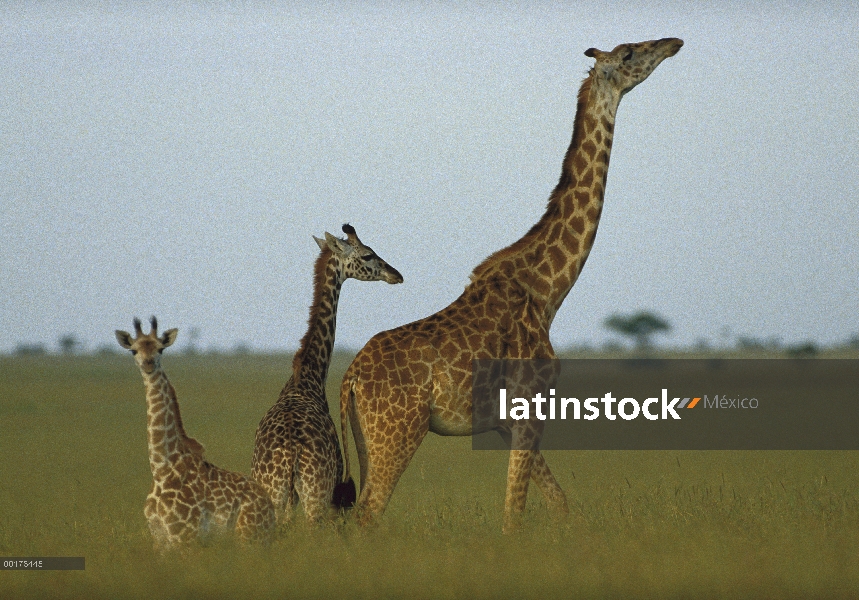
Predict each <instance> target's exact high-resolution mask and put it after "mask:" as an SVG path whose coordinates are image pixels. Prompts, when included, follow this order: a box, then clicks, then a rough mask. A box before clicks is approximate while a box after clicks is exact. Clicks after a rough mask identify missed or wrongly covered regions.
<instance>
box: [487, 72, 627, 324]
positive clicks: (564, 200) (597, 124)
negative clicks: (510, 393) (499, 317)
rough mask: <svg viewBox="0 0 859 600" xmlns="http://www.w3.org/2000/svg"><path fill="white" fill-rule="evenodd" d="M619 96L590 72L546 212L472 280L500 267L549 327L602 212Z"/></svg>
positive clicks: (492, 273)
mask: <svg viewBox="0 0 859 600" xmlns="http://www.w3.org/2000/svg"><path fill="white" fill-rule="evenodd" d="M619 103H620V96H619V95H618V94H617V93H615V92H614V90H613V89H612V88H611V87H610V86H609V85H608V84H607V83H604V82H601V81H600V80H599V79H597V78H596V77H595V76H594V73H593V72H591V74H590V75H589V76H588V77H587V78H586V79H585V80H584V82H582V85H581V88H580V89H579V95H578V103H577V108H576V118H575V123H574V126H573V138H572V142H571V143H570V147H569V149H568V150H567V153H566V156H565V157H564V162H563V166H562V170H561V178H560V181H559V182H558V185H557V186H556V187H555V189H554V191H553V192H552V194H551V196H550V197H549V203H548V206H547V208H546V212H545V213H544V214H543V216H542V218H541V219H540V221H539V222H537V223H536V224H535V225H534V226H533V227H532V228H531V230H530V231H529V232H528V233H526V234H525V236H524V237H522V238H521V239H520V240H518V241H516V242H514V243H513V244H512V245H510V246H508V247H507V248H504V249H502V250H499V251H498V252H496V253H495V254H493V255H491V256H490V257H489V258H487V259H486V260H485V261H484V262H483V263H482V264H481V265H479V266H478V267H477V268H476V269H475V270H474V273H473V274H472V276H471V278H472V281H473V282H479V281H481V280H483V279H491V278H492V277H494V276H498V274H499V272H500V273H501V274H503V276H504V277H506V278H512V279H515V280H517V282H518V283H519V284H520V285H521V286H522V287H524V288H525V289H526V290H527V292H528V294H529V296H530V298H531V301H532V302H533V303H534V305H535V308H537V309H538V312H539V313H542V315H543V317H544V318H545V319H546V327H547V328H548V327H549V326H550V325H551V323H552V320H553V319H554V317H555V313H556V312H557V311H558V309H559V308H560V306H561V304H562V303H563V301H564V299H565V298H566V297H567V294H568V293H569V292H570V289H571V288H572V287H573V284H574V283H575V282H576V279H578V276H579V273H580V272H581V270H582V267H583V266H584V264H585V261H586V260H587V257H588V254H589V253H590V250H591V247H592V246H593V243H594V237H595V236H596V231H597V225H598V224H599V219H600V215H601V213H602V205H603V195H604V193H605V183H606V176H607V174H608V163H609V157H610V154H611V145H612V138H613V135H614V122H615V114H616V112H617V107H618V104H619Z"/></svg>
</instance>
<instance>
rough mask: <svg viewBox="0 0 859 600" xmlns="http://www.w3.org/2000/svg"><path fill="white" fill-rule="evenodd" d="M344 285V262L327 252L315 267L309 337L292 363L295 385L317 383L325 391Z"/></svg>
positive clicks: (308, 323)
mask: <svg viewBox="0 0 859 600" xmlns="http://www.w3.org/2000/svg"><path fill="white" fill-rule="evenodd" d="M343 281H344V277H343V273H342V269H341V265H340V261H339V260H338V259H337V258H336V257H335V256H334V253H333V252H331V250H328V249H326V250H323V251H322V252H321V253H320V254H319V258H317V259H316V265H315V267H314V277H313V304H311V306H310V317H309V318H308V320H307V333H305V334H304V337H303V338H302V339H301V344H300V346H299V349H298V352H296V353H295V358H293V361H292V381H293V383H296V384H297V383H299V382H301V383H304V384H307V383H313V384H316V385H318V386H320V387H322V388H324V387H325V381H326V379H327V378H328V366H329V365H330V364H331V353H332V351H333V350H334V332H335V329H336V327H337V302H338V301H339V299H340V288H341V287H342V286H343Z"/></svg>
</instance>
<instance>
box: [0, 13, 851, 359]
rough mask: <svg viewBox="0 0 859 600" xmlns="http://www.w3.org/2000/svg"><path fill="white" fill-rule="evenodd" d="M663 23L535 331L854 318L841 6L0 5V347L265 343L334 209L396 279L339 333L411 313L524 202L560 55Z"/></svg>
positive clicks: (500, 241)
mask: <svg viewBox="0 0 859 600" xmlns="http://www.w3.org/2000/svg"><path fill="white" fill-rule="evenodd" d="M669 36H671V37H680V38H683V39H684V40H685V42H686V44H685V46H684V47H683V49H682V50H681V51H680V53H679V54H678V55H677V56H675V57H674V58H671V59H669V60H667V61H665V62H664V63H663V64H662V65H661V66H660V67H659V68H658V69H657V71H656V72H655V73H654V74H653V75H652V76H651V77H650V78H649V79H648V80H647V81H645V82H644V83H643V84H642V85H640V86H639V87H637V88H636V89H635V90H634V91H632V92H631V93H630V94H628V95H627V96H626V97H625V98H624V100H623V102H622V104H621V106H620V110H619V113H618V120H617V127H616V131H615V140H614V142H615V143H614V151H613V154H612V159H611V168H610V170H609V176H608V187H607V191H606V204H605V209H604V212H603V220H602V223H601V224H600V229H599V234H598V235H597V239H596V244H595V246H594V249H593V252H592V254H591V257H590V260H589V261H588V264H587V267H586V268H585V270H584V272H583V274H582V277H581V278H580V280H579V282H578V283H577V284H576V286H575V287H574V288H573V291H572V292H571V294H570V295H569V296H568V298H567V300H566V303H565V304H564V306H563V308H562V309H561V311H560V313H559V314H558V317H557V319H556V320H555V323H554V325H553V328H552V337H553V340H554V343H555V346H556V347H559V348H560V347H565V346H568V345H572V344H581V343H593V344H597V343H602V342H603V341H605V340H606V339H607V338H608V337H609V336H608V333H607V332H606V330H605V329H604V328H603V327H602V322H603V320H604V319H605V318H606V317H607V316H608V315H610V314H612V313H615V312H622V313H626V312H631V311H634V310H637V309H650V310H654V311H657V312H659V313H661V314H662V315H664V316H665V317H666V318H667V319H668V320H670V321H671V322H672V323H673V325H674V331H673V333H672V335H671V337H669V338H666V340H665V341H666V342H670V343H673V344H681V345H692V344H694V343H695V341H696V340H697V339H699V338H705V339H708V340H709V341H710V342H711V343H713V344H714V345H717V344H719V343H721V342H723V341H725V338H724V337H723V336H724V334H725V333H726V332H727V333H729V334H730V336H731V337H732V338H733V337H736V336H737V335H745V336H751V337H758V338H770V337H772V336H779V337H781V339H782V340H783V341H784V342H786V343H795V342H799V341H802V340H805V339H813V340H816V341H817V342H818V343H833V342H839V341H844V340H846V339H847V338H848V337H850V336H851V335H854V334H857V333H859V235H857V232H859V3H856V2H853V1H847V2H843V3H836V2H761V3H747V2H745V1H743V2H738V3H728V2H721V1H720V2H714V3H705V2H684V3H668V2H664V3H662V2H653V1H649V2H622V3H611V2H604V1H603V2H574V3H564V4H560V3H548V2H546V3H540V2H530V1H529V2H521V3H504V4H502V3H495V2H490V3H486V4H484V5H481V6H477V5H476V4H468V6H467V7H462V6H454V5H453V4H452V3H435V2H407V3H406V2H396V3H390V4H389V3H382V2H379V3H372V4H368V3H345V2H344V3H338V2H335V3H325V4H324V3H317V2H311V3H306V4H301V3H297V2H283V3H275V2H258V3H253V2H251V3H241V4H234V3H230V4H227V3H221V2H218V3H215V2H200V3H193V4H192V3H187V2H176V3H174V2H151V3H109V2H99V3H84V2H71V3H58V2H38V3H36V2H12V1H9V2H3V3H2V5H0V352H5V351H10V350H12V349H14V348H15V346H16V344H18V343H44V344H46V345H48V346H49V347H55V344H56V340H57V338H58V337H59V336H60V335H61V334H63V333H74V334H75V335H77V336H78V337H79V338H80V339H81V340H83V341H84V342H85V344H86V346H87V347H88V348H90V349H92V348H95V347H98V346H100V345H104V344H110V345H114V344H115V342H114V339H113V330H114V329H116V328H124V329H127V328H129V327H130V326H131V319H132V317H134V316H135V315H137V316H140V317H144V318H145V317H147V316H148V315H150V314H156V315H157V316H158V317H159V319H160V321H161V322H162V324H163V326H165V327H179V328H180V337H179V345H180V346H181V345H182V344H183V343H186V342H187V340H188V333H189V331H190V329H191V328H192V327H196V328H198V329H199V332H200V344H201V345H202V346H204V347H220V348H231V347H233V346H235V345H236V344H238V343H246V344H248V345H250V346H251V347H253V348H257V349H275V348H294V347H296V345H297V343H298V340H299V339H300V337H301V335H302V334H303V332H304V328H305V326H306V319H307V307H308V304H309V302H310V297H311V269H312V264H313V260H314V258H315V256H316V254H317V251H318V249H317V246H316V244H315V243H314V242H313V240H312V239H311V235H316V236H321V235H322V234H323V232H324V231H330V232H332V233H336V234H339V233H340V229H339V228H340V225H341V224H342V223H344V222H347V221H348V222H350V223H352V224H353V225H354V226H355V228H356V229H357V231H358V234H359V236H360V237H361V238H362V240H363V241H364V242H365V243H367V244H369V245H370V246H372V247H373V248H374V249H375V250H376V251H377V252H378V254H379V255H380V256H382V257H384V258H385V259H386V260H387V261H388V262H390V263H391V264H392V265H394V266H395V267H396V268H397V269H399V270H400V271H401V272H402V273H403V276H404V277H405V283H404V284H402V285H398V286H388V285H386V284H383V283H360V282H355V281H350V282H347V284H346V285H345V287H344V291H343V295H342V297H341V303H340V313H339V320H338V331H337V344H338V346H339V347H341V348H345V347H351V348H358V347H360V346H361V345H363V343H364V342H365V341H366V340H367V339H369V338H370V337H371V336H372V335H373V334H374V333H376V332H377V331H380V330H383V329H389V328H392V327H395V326H397V325H400V324H402V323H406V322H408V321H412V320H415V319H419V318H422V317H424V316H427V315H429V314H431V313H432V312H434V311H436V310H438V309H440V308H442V307H444V306H445V305H447V304H448V303H449V302H451V301H452V300H453V299H455V298H456V297H457V296H458V295H459V293H460V292H461V291H462V289H463V286H464V285H465V283H466V282H467V279H468V274H469V273H470V272H471V270H472V268H473V267H474V266H476V265H477V263H479V262H480V261H481V260H482V259H483V258H485V257H486V256H487V255H488V254H490V253H491V252H492V251H494V250H496V249H498V248H501V247H502V246H505V245H507V244H509V243H511V242H512V241H514V240H515V239H517V238H518V237H520V236H521V235H523V234H524V233H525V232H526V231H527V230H528V229H529V228H530V226H531V225H532V224H533V223H534V222H536V221H537V219H538V218H539V217H540V215H541V214H542V212H543V209H544V207H545V204H546V200H547V198H548V195H549V193H550V192H551V190H552V188H553V187H554V186H555V184H556V183H557V181H558V176H559V174H560V165H561V159H562V157H563V155H564V152H565V151H566V149H567V146H568V145H569V142H570V136H571V131H572V121H573V115H574V111H575V94H576V91H577V89H578V86H579V83H580V82H581V80H582V79H583V77H584V76H585V75H586V73H587V70H588V68H589V66H590V65H591V64H592V62H593V61H592V59H589V58H587V57H585V56H584V55H583V52H584V50H585V49H587V48H589V47H592V46H593V47H597V48H600V49H604V50H610V49H611V48H613V47H614V46H615V45H617V44H619V43H623V42H638V41H643V40H648V39H654V38H660V37H669ZM725 328H728V329H725Z"/></svg>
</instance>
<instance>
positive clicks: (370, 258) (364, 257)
mask: <svg viewBox="0 0 859 600" xmlns="http://www.w3.org/2000/svg"><path fill="white" fill-rule="evenodd" d="M361 258H363V259H364V260H373V259H374V258H379V257H378V256H376V255H375V254H372V253H371V254H365V255H364V256H362V257H361Z"/></svg>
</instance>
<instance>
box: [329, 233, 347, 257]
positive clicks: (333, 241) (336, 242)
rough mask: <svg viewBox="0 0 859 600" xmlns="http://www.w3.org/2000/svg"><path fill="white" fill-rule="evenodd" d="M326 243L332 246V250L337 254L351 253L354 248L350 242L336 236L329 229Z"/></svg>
mask: <svg viewBox="0 0 859 600" xmlns="http://www.w3.org/2000/svg"><path fill="white" fill-rule="evenodd" d="M325 243H326V245H327V246H328V247H329V248H331V252H333V253H334V254H336V255H337V256H343V255H345V254H349V252H351V250H352V247H351V246H350V245H349V244H347V243H346V242H344V241H343V240H341V239H339V238H336V237H334V236H333V235H331V234H330V233H328V232H327V231H326V232H325Z"/></svg>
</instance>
